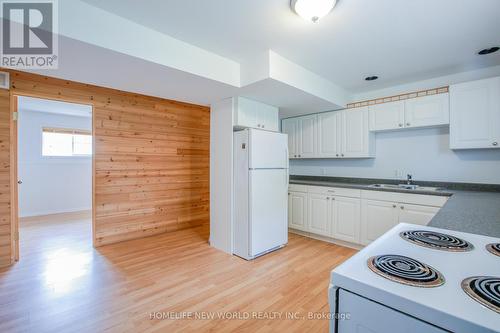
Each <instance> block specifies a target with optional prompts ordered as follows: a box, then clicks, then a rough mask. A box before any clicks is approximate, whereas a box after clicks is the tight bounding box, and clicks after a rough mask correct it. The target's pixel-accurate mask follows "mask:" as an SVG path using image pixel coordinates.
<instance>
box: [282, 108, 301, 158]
mask: <svg viewBox="0 0 500 333" xmlns="http://www.w3.org/2000/svg"><path fill="white" fill-rule="evenodd" d="M298 130H299V120H298V118H290V119H283V121H282V123H281V131H282V132H283V133H286V134H288V155H289V157H290V158H297V157H298V155H299V137H298V133H299V131H298Z"/></svg>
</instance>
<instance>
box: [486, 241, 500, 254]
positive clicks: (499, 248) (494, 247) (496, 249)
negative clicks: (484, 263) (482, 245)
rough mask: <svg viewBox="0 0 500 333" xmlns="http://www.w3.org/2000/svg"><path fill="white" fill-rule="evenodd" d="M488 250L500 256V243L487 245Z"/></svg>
mask: <svg viewBox="0 0 500 333" xmlns="http://www.w3.org/2000/svg"><path fill="white" fill-rule="evenodd" d="M486 250H488V251H489V252H491V253H493V254H494V255H496V256H499V257H500V243H492V244H488V245H486Z"/></svg>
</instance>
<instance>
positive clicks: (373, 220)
mask: <svg viewBox="0 0 500 333" xmlns="http://www.w3.org/2000/svg"><path fill="white" fill-rule="evenodd" d="M361 210H362V212H361V215H362V218H361V244H363V245H367V244H369V243H371V242H373V241H374V240H375V239H377V238H379V237H380V236H382V235H383V234H384V233H386V232H387V231H388V230H389V229H391V228H392V227H394V226H395V225H397V224H398V223H410V224H417V225H427V224H429V222H430V221H431V220H432V218H433V217H434V216H435V215H436V214H437V212H438V211H439V208H438V207H431V206H421V205H411V204H406V203H397V202H388V201H376V200H363V202H362V208H361Z"/></svg>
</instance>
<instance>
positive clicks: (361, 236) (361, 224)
mask: <svg viewBox="0 0 500 333" xmlns="http://www.w3.org/2000/svg"><path fill="white" fill-rule="evenodd" d="M408 202H411V203H408ZM445 202H446V199H445V197H440V196H430V195H420V194H409V193H396V192H374V191H360V190H355V189H346V188H335V187H321V186H309V185H290V191H289V194H288V225H289V227H290V228H291V229H295V230H300V231H304V232H309V233H311V234H316V235H321V236H326V237H330V238H333V239H337V240H341V241H345V242H349V243H352V244H361V245H368V244H369V243H371V242H373V241H374V240H376V239H377V238H379V237H380V236H382V235H383V234H384V233H386V232H387V231H388V230H389V229H391V228H392V227H394V226H396V225H397V224H398V223H410V224H415V225H427V224H429V222H430V221H431V220H432V218H433V217H434V216H435V215H436V214H437V212H438V211H439V209H440V207H442V206H443V205H444V203H445ZM430 205H433V206H430Z"/></svg>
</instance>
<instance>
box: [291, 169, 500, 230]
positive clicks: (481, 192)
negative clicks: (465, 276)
mask: <svg viewBox="0 0 500 333" xmlns="http://www.w3.org/2000/svg"><path fill="white" fill-rule="evenodd" d="M400 183H402V181H397V180H388V179H364V178H343V177H342V178H340V177H314V176H291V177H290V184H301V185H313V186H332V187H344V188H355V189H361V190H370V191H388V192H400V193H417V194H427V195H439V196H449V197H450V198H449V200H448V201H447V203H446V204H445V205H444V206H443V208H441V210H440V211H439V212H438V213H437V214H436V216H435V217H434V218H433V219H432V221H431V222H430V224H429V226H431V227H436V228H443V229H449V230H456V231H462V232H469V233H473V234H479V235H485V236H490V237H498V238H500V185H488V184H466V183H444V182H418V181H417V182H415V184H417V185H420V186H431V187H439V188H442V190H440V191H421V190H405V189H392V188H391V189H387V188H377V187H373V186H371V185H372V184H400Z"/></svg>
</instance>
